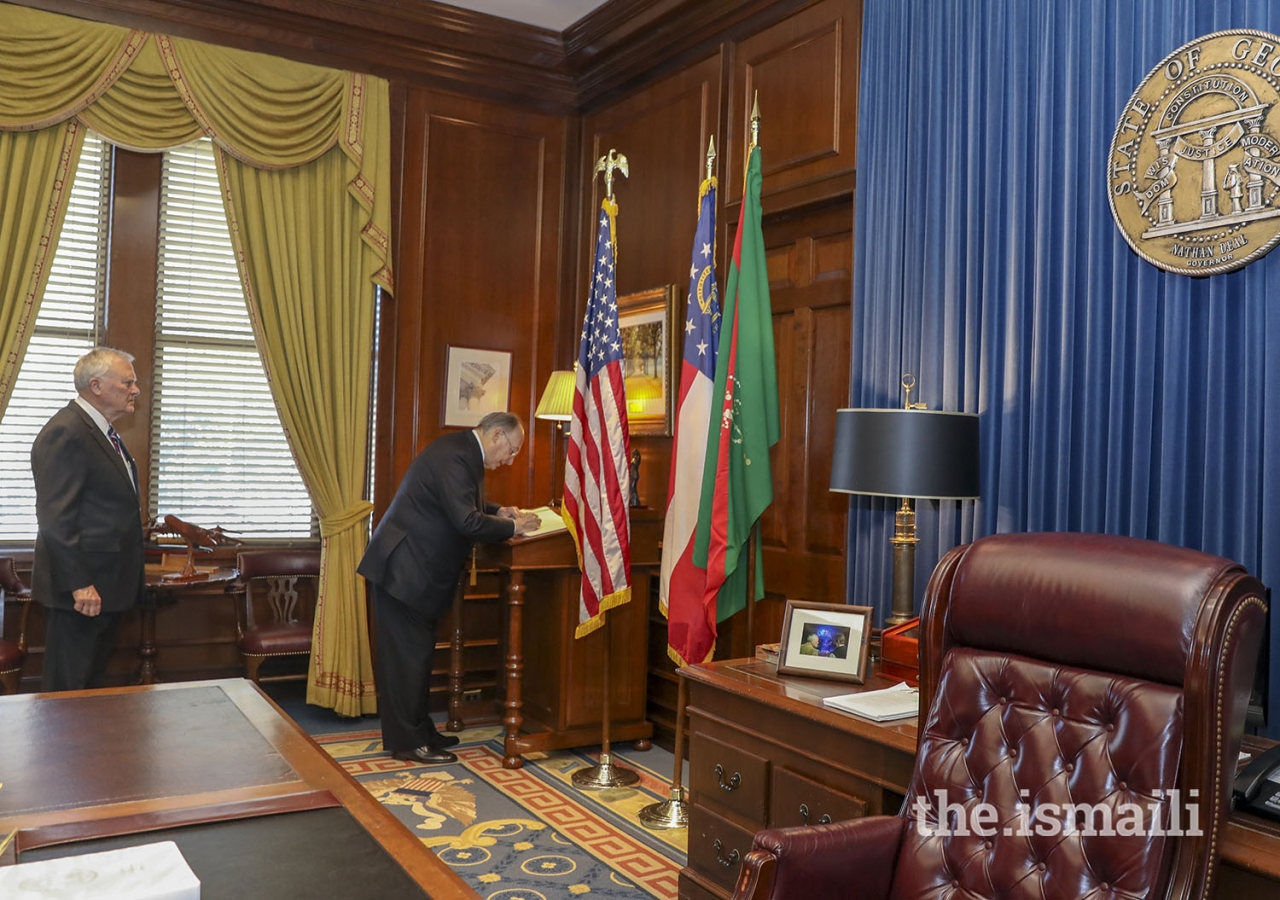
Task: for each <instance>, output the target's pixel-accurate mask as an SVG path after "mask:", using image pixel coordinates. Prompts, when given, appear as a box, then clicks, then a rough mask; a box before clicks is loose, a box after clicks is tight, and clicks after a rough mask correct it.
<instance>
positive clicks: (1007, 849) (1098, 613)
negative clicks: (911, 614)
mask: <svg viewBox="0 0 1280 900" xmlns="http://www.w3.org/2000/svg"><path fill="white" fill-rule="evenodd" d="M1264 596H1265V593H1264V588H1263V586H1262V585H1261V584H1260V583H1259V582H1258V581H1257V580H1256V579H1254V578H1252V577H1251V576H1249V575H1248V574H1246V573H1245V571H1244V570H1243V569H1242V568H1241V567H1240V566H1238V565H1237V564H1235V563H1232V562H1230V561H1228V560H1225V559H1221V558H1218V557H1214V556H1209V555H1207V554H1203V553H1198V552H1195V551H1192V550H1185V549H1182V548H1178V547H1171V546H1167V545H1164V544H1159V543H1155V542H1152V541H1143V540H1137V539H1134V538H1124V537H1108V536H1103V535H1086V534H1007V535H993V536H991V537H987V538H982V539H980V540H977V541H975V542H974V543H972V544H969V545H967V546H963V547H957V548H956V549H955V550H953V551H952V552H950V553H949V554H947V555H946V556H945V557H943V559H942V561H941V562H940V563H939V564H938V567H937V569H936V570H935V571H934V573H933V577H932V579H931V580H930V581H929V586H928V588H927V589H926V591H925V600H924V610H923V616H922V623H921V624H922V628H921V639H920V703H921V706H920V708H921V716H920V722H919V734H920V744H919V753H918V755H917V757H916V765H915V771H914V773H913V775H912V780H911V782H910V785H909V788H908V793H907V801H906V803H905V804H904V807H903V811H902V812H901V813H900V814H899V815H897V816H875V817H869V818H864V819H854V820H851V821H848V822H838V823H834V824H830V825H818V826H815V827H810V828H794V829H778V830H771V831H762V832H759V833H757V834H756V836H755V841H754V844H753V849H752V851H751V852H750V853H748V854H747V856H746V858H745V859H744V861H743V868H742V872H741V874H740V876H739V879H738V883H737V888H736V893H735V895H734V896H735V897H738V898H746V897H756V898H765V897H767V898H790V900H820V898H824V897H841V898H844V897H857V898H859V900H883V898H917V897H930V898H951V897H956V898H959V897H964V898H977V897H982V898H996V897H1001V898H1004V897H1009V898H1013V897H1028V898H1030V897H1054V898H1068V897H1089V898H1095V897H1096V898H1099V900H1105V898H1109V897H1129V898H1137V897H1142V898H1175V897H1177V898H1187V900H1194V898H1199V897H1203V896H1205V895H1206V894H1207V892H1208V890H1209V888H1210V886H1211V884H1212V882H1213V879H1214V877H1215V873H1216V867H1217V854H1218V847H1219V845H1220V844H1221V841H1222V835H1223V831H1224V829H1225V827H1226V817H1227V813H1228V803H1229V797H1230V789H1231V781H1232V775H1233V774H1234V772H1235V768H1236V758H1237V754H1238V750H1239V746H1240V737H1241V734H1242V731H1243V722H1244V712H1245V707H1246V704H1247V701H1248V698H1249V690H1250V686H1251V684H1252V680H1253V673H1254V666H1255V661H1256V657H1257V652H1258V646H1259V642H1260V640H1261V637H1262V630H1263V628H1264V623H1265V617H1264V613H1265V606H1264V600H1263V597H1264ZM1173 789H1179V790H1180V791H1181V792H1182V793H1181V799H1182V801H1183V802H1182V804H1180V805H1181V806H1182V807H1183V809H1182V810H1181V824H1182V826H1183V828H1184V829H1186V828H1188V827H1189V815H1190V812H1191V810H1189V809H1187V808H1186V807H1188V806H1197V805H1198V816H1199V820H1198V824H1199V830H1200V833H1199V834H1198V835H1197V834H1187V835H1186V836H1182V837H1171V836H1164V835H1160V834H1153V833H1151V832H1152V829H1149V828H1146V827H1142V828H1139V829H1136V830H1137V831H1138V832H1139V833H1137V834H1134V835H1129V836H1124V835H1121V836H1108V835H1105V834H1101V833H1099V832H1102V831H1104V830H1105V829H1104V826H1105V824H1106V823H1105V821H1104V820H1103V818H1102V811H1103V810H1109V811H1110V813H1111V815H1112V817H1113V823H1118V822H1120V820H1121V818H1122V817H1126V816H1127V818H1128V820H1129V821H1130V822H1131V823H1132V822H1135V821H1136V817H1135V816H1134V815H1133V809H1138V808H1148V807H1150V808H1153V809H1154V813H1151V812H1148V814H1147V817H1148V819H1150V817H1151V816H1152V815H1154V816H1155V817H1156V818H1157V819H1159V820H1162V821H1164V822H1165V823H1166V828H1169V827H1171V824H1172V820H1171V819H1170V816H1171V803H1170V800H1169V797H1170V794H1169V792H1170V791H1171V790H1173ZM937 791H945V792H946V793H945V799H946V801H947V803H948V804H949V812H948V813H947V815H948V817H954V816H955V814H956V813H958V812H963V813H969V812H970V811H971V810H973V808H974V807H975V806H976V805H977V804H979V803H985V804H988V805H989V806H990V807H993V808H994V810H995V813H994V814H993V822H994V829H995V833H994V834H992V835H983V834H979V833H978V832H977V830H976V829H970V832H969V834H967V835H966V834H963V833H962V831H961V830H960V829H958V828H955V829H953V830H952V833H951V834H950V835H945V834H939V833H937V831H936V829H937V828H938V826H939V803H938V795H937V794H936V793H935V792H937ZM1192 792H1198V793H1192ZM917 800H919V802H920V806H921V810H922V811H921V813H920V821H921V822H922V823H923V826H924V827H920V826H919V825H918V824H917V813H916V809H915V808H916V805H917ZM1020 801H1021V802H1024V803H1025V804H1026V805H1027V808H1028V809H1027V811H1025V812H1023V813H1020V811H1019V808H1018V806H1017V804H1018V803H1019V802H1020ZM1048 804H1059V805H1060V806H1065V805H1067V804H1082V805H1090V806H1089V807H1088V809H1087V810H1085V812H1086V813H1087V814H1088V815H1091V816H1092V817H1093V819H1092V822H1089V821H1084V822H1082V821H1081V820H1080V818H1079V814H1080V812H1081V810H1080V809H1079V808H1077V809H1076V810H1067V809H1061V808H1060V809H1057V810H1055V809H1054V808H1053V807H1050V806H1049V805H1048ZM1125 804H1135V806H1134V807H1132V808H1127V807H1126V806H1125ZM957 807H958V808H957ZM1072 813H1074V814H1072ZM1041 815H1044V816H1045V817H1046V821H1049V820H1052V821H1054V822H1056V824H1057V826H1058V831H1059V833H1057V834H1052V835H1044V834H1039V833H1036V832H1037V830H1038V829H1039V828H1040V827H1041V826H1039V825H1038V823H1039V821H1040V816H1041ZM1064 819H1072V820H1074V821H1075V824H1076V826H1077V827H1076V830H1074V831H1072V832H1070V833H1068V832H1067V830H1066V829H1065V828H1064V827H1061V826H1062V823H1063V821H1064ZM1020 820H1021V821H1022V822H1029V823H1030V825H1029V827H1019V821H1020ZM968 821H969V822H970V823H973V822H975V821H976V820H974V819H973V818H972V816H970V817H969V819H968ZM989 824H990V823H989ZM1082 825H1083V828H1082V827H1081V826H1082ZM1052 828H1053V826H1048V825H1046V826H1044V829H1045V830H1051V829H1052ZM931 829H932V830H934V833H932V834H930V833H929V831H930V830H931ZM1028 831H1030V832H1031V833H1030V834H1028V833H1027V832H1028Z"/></svg>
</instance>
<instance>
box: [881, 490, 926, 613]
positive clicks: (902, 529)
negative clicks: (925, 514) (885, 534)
mask: <svg viewBox="0 0 1280 900" xmlns="http://www.w3.org/2000/svg"><path fill="white" fill-rule="evenodd" d="M889 543H891V544H893V605H892V608H891V612H890V615H889V616H887V617H886V618H885V620H884V624H885V627H886V628H890V627H892V626H894V625H901V624H902V623H903V622H909V621H911V620H912V619H914V618H915V615H916V612H915V606H916V599H915V595H916V544H918V543H920V539H919V538H918V537H916V511H915V509H913V508H912V506H911V500H910V499H909V498H907V497H903V498H902V505H901V506H900V507H898V512H897V514H896V515H895V516H894V517H893V537H891V538H890V539H889Z"/></svg>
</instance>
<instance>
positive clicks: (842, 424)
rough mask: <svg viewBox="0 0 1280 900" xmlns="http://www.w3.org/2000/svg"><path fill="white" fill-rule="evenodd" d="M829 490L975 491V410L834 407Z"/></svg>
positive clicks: (898, 493)
mask: <svg viewBox="0 0 1280 900" xmlns="http://www.w3.org/2000/svg"><path fill="white" fill-rule="evenodd" d="M831 490H833V491H842V492H844V493H847V494H872V495H875V496H880V497H913V498H917V499H932V500H960V499H965V498H969V497H977V496H978V417H977V415H975V414H974V413H958V412H942V411H939V410H929V409H840V410H836V445H835V451H834V453H833V454H832V460H831Z"/></svg>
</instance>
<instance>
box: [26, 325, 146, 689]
mask: <svg viewBox="0 0 1280 900" xmlns="http://www.w3.org/2000/svg"><path fill="white" fill-rule="evenodd" d="M73 378H74V381H75V387H76V392H77V394H78V395H79V396H77V397H76V398H75V399H74V400H72V401H71V402H70V403H68V404H67V405H66V406H65V407H63V408H62V409H60V410H59V411H58V412H56V413H55V414H54V415H53V418H51V419H50V420H49V421H48V422H47V423H46V424H45V426H44V428H42V429H41V430H40V434H39V435H38V436H37V437H36V441H35V443H34V444H33V445H32V446H31V472H32V474H33V475H34V476H35V483H36V519H37V522H38V531H37V532H36V549H35V564H34V568H33V570H32V573H31V581H32V584H31V593H32V596H33V597H34V598H35V599H37V600H39V601H40V602H41V603H42V604H43V605H44V606H45V619H46V623H47V627H46V637H45V651H44V674H43V678H42V681H41V688H42V689H43V690H46V691H67V690H79V689H81V688H86V687H97V686H99V685H100V683H101V681H102V676H103V674H104V673H105V671H106V668H107V658H108V656H109V655H110V653H111V647H112V645H113V643H114V637H115V625H116V621H117V619H118V618H119V616H120V614H121V613H123V612H125V611H126V610H128V609H130V608H132V607H133V606H134V604H136V603H137V602H138V599H139V597H140V596H141V595H142V590H143V550H142V516H141V512H140V508H139V502H138V487H137V485H138V468H137V466H136V465H135V464H134V462H133V457H131V456H130V455H129V451H128V450H127V449H125V446H124V444H123V443H122V442H121V440H120V436H119V435H118V434H116V431H115V428H114V427H113V425H112V423H114V422H116V421H117V420H118V419H120V417H121V416H124V415H126V414H128V413H131V412H133V406H134V401H135V400H136V399H137V396H138V393H139V390H138V378H137V376H136V375H135V374H134V371H133V357H132V356H130V355H129V354H128V353H122V352H121V351H119V350H112V349H110V348H107V347H98V348H96V349H94V350H91V351H89V352H88V353H86V354H85V355H84V356H82V357H81V358H80V360H79V361H78V362H77V363H76V366H75V370H74V373H73Z"/></svg>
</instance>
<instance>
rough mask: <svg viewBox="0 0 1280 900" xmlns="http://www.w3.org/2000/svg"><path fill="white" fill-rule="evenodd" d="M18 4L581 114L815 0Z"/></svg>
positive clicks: (85, 0) (67, 0)
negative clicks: (548, 19) (568, 4)
mask: <svg viewBox="0 0 1280 900" xmlns="http://www.w3.org/2000/svg"><path fill="white" fill-rule="evenodd" d="M10 2H14V3H17V4H19V5H22V6H30V7H34V8H37V9H43V10H47V11H49V12H56V13H62V14H64V15H70V16H76V17H78V18H84V19H91V20H95V21H99V22H108V23H111V24H115V25H123V26H126V27H132V28H141V29H144V30H147V31H156V32H162V33H165V34H172V35H176V36H178V37H186V38H191V39H193V40H201V41H207V42H210V43H216V44H222V45H225V46H231V47H238V48H240V49H244V50H253V51H257V52H261V53H272V54H275V55H278V56H284V57H287V58H289V59H296V60H299V61H301V62H308V63H312V64H315V65H323V66H330V67H333V68H342V69H352V70H356V71H364V72H370V73H372V74H375V75H380V76H382V77H384V78H387V79H389V80H400V81H404V82H406V83H409V84H416V85H422V86H426V87H430V88H435V89H439V90H446V91H450V92H453V93H458V94H463V95H467V96H475V97H480V98H484V99H492V100H498V101H501V102H506V103H513V104H517V105H520V106H523V107H526V108H533V109H538V110H541V111H544V112H554V113H561V114H569V113H574V112H580V111H583V110H586V109H589V108H592V107H595V106H599V105H600V104H602V103H605V102H608V100H610V99H611V98H614V97H617V96H619V95H621V94H623V93H625V92H627V91H629V90H631V89H633V88H634V87H636V86H638V85H639V84H640V83H641V82H643V81H647V80H650V79H652V78H653V77H654V76H655V75H661V74H664V73H665V72H668V71H671V70H673V69H674V68H676V67H678V66H680V65H684V64H687V63H688V62H690V61H692V60H694V59H696V58H698V57H700V56H703V55H706V54H708V53H712V52H714V51H715V49H716V47H717V46H718V45H719V44H720V43H721V42H722V41H724V40H726V39H728V40H733V39H736V38H738V37H740V36H742V35H743V34H746V33H749V32H751V31H754V30H758V29H759V28H761V27H764V26H765V25H768V24H771V23H772V22H773V21H777V20H781V19H782V18H784V17H786V16H787V15H790V14H791V13H792V12H794V11H795V10H797V9H799V8H800V7H803V6H806V5H809V4H810V3H813V2H815V0H609V2H607V3H605V4H604V5H603V6H600V7H598V8H597V9H596V10H594V11H593V12H591V13H588V14H587V15H586V16H584V17H583V18H582V19H580V20H579V21H578V22H576V23H574V24H573V25H571V26H570V27H569V28H567V29H566V30H565V31H564V32H560V33H557V32H555V31H551V30H549V29H546V28H539V27H537V26H534V25H527V24H523V23H519V22H514V21H512V20H510V19H504V18H500V17H498V16H491V15H488V14H485V13H481V12H476V11H474V10H468V9H462V8H459V7H454V6H446V5H444V4H442V3H436V2H433V0H418V2H406V0H10Z"/></svg>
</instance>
